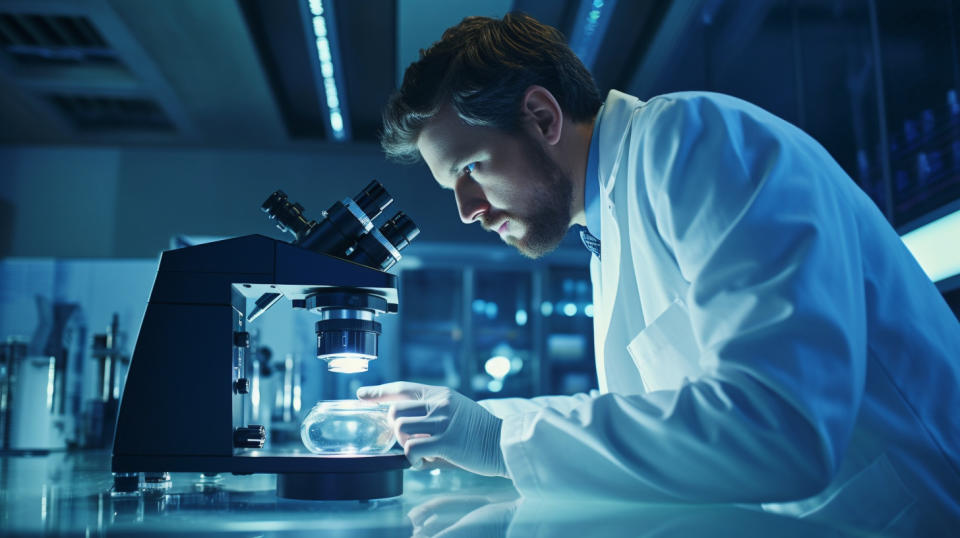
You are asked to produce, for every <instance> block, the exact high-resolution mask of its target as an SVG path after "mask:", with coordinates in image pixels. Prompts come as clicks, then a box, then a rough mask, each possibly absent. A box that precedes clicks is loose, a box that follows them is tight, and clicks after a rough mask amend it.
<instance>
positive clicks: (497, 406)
mask: <svg viewBox="0 0 960 538" xmlns="http://www.w3.org/2000/svg"><path fill="white" fill-rule="evenodd" d="M591 394H594V395H595V394H597V391H592V393H591ZM590 396H591V395H588V394H585V393H582V392H581V393H579V394H574V395H572V396H537V397H536V398H529V399H527V398H493V399H489V400H480V401H478V402H477V403H478V404H480V405H481V406H483V408H484V409H486V410H487V411H490V412H491V413H493V414H494V415H496V416H497V417H498V418H504V417H508V416H511V415H520V414H523V413H530V412H534V411H539V410H541V409H545V408H550V409H553V410H555V411H557V412H558V413H560V414H561V415H566V414H569V413H570V411H572V410H573V409H576V408H577V407H578V406H579V405H581V404H582V403H584V402H588V401H590Z"/></svg>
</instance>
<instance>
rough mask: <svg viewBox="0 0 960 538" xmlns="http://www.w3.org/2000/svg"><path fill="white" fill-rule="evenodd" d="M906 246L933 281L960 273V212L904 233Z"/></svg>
mask: <svg viewBox="0 0 960 538" xmlns="http://www.w3.org/2000/svg"><path fill="white" fill-rule="evenodd" d="M901 239H903V242H904V244H906V245H907V248H908V249H909V250H910V252H911V253H912V254H913V257H914V258H916V259H917V262H919V263H920V267H922V268H923V270H924V272H926V273H927V276H929V277H930V280H933V281H934V282H937V281H939V280H944V279H946V278H950V277H952V276H954V275H956V274H960V210H957V211H954V212H953V213H950V214H949V215H946V216H944V217H941V218H939V219H937V220H935V221H933V222H931V223H929V224H926V225H924V226H921V227H919V228H917V229H916V230H913V231H912V232H909V233H907V234H904V235H903V237H902V238H901Z"/></svg>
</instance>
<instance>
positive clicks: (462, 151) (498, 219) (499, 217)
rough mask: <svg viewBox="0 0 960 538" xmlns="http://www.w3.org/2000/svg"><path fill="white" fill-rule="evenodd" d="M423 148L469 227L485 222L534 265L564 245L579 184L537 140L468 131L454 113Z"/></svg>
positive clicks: (433, 125) (434, 127)
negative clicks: (574, 181) (574, 196)
mask: <svg viewBox="0 0 960 538" xmlns="http://www.w3.org/2000/svg"><path fill="white" fill-rule="evenodd" d="M417 147H418V148H419V149H420V154H421V155H422V156H423V160H424V161H426V163H427V166H429V167H430V171H431V172H432V173H433V177H434V179H435V180H436V181H437V183H439V184H440V186H441V187H443V188H444V189H448V190H452V191H453V193H454V196H455V197H456V201H457V208H458V209H459V211H460V219H461V220H462V221H463V222H465V223H467V224H470V223H472V222H480V224H481V225H482V226H483V227H484V229H486V230H488V231H491V232H494V233H497V234H498V235H500V238H501V239H502V240H503V241H504V242H506V243H507V244H509V245H512V246H514V247H516V248H517V250H519V251H520V253H521V254H523V255H524V256H528V257H530V258H538V257H540V256H543V255H544V254H547V253H548V252H551V251H552V250H554V249H555V248H557V245H559V244H560V241H561V240H563V237H564V235H566V233H567V229H568V228H569V227H570V218H571V201H572V193H573V183H572V181H571V179H570V177H569V175H568V174H566V173H564V171H563V170H562V169H561V167H560V166H559V165H558V164H557V163H556V162H554V160H553V159H552V158H551V157H550V155H549V154H548V153H547V152H546V150H545V149H544V148H543V146H542V145H541V142H540V141H538V140H537V139H535V137H534V136H533V135H532V134H531V133H529V132H527V131H521V132H519V133H507V132H504V131H502V130H500V129H496V128H492V127H476V126H471V125H467V124H466V123H464V122H463V120H461V119H460V118H459V117H458V116H457V115H456V112H454V110H453V108H452V107H450V106H447V107H445V108H444V109H442V110H441V112H440V113H438V114H437V116H435V117H434V118H433V119H431V120H430V121H429V122H428V123H427V124H426V125H425V126H424V128H423V131H422V132H421V133H420V137H419V139H418V140H417Z"/></svg>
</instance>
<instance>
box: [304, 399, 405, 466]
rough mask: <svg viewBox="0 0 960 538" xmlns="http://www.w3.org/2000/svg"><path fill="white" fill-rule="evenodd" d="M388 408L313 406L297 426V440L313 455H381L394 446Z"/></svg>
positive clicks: (343, 403) (356, 403)
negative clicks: (298, 427) (298, 433)
mask: <svg viewBox="0 0 960 538" xmlns="http://www.w3.org/2000/svg"><path fill="white" fill-rule="evenodd" d="M389 409H390V406H388V405H385V404H378V403H373V402H365V401H361V400H324V401H320V402H317V404H316V405H314V406H313V409H311V410H310V412H309V413H307V416H306V418H304V419H303V423H302V424H301V425H300V438H301V439H303V444H304V446H306V447H307V450H309V451H310V452H313V453H314V454H382V453H384V452H387V451H388V450H390V448H391V447H392V446H393V444H394V442H395V438H394V435H393V430H392V428H391V427H390V421H389V420H388V419H387V411H388V410H389Z"/></svg>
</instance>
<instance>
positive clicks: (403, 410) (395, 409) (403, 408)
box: [387, 400, 432, 420]
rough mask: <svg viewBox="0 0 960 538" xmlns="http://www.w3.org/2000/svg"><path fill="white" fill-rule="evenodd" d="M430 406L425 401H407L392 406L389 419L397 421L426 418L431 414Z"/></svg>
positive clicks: (388, 415)
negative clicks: (404, 418)
mask: <svg viewBox="0 0 960 538" xmlns="http://www.w3.org/2000/svg"><path fill="white" fill-rule="evenodd" d="M431 407H432V406H430V405H428V404H427V402H424V401H423V400H405V401H400V402H396V403H393V404H391V405H390V412H389V413H388V414H387V418H388V419H390V420H396V419H398V418H400V417H425V416H427V415H429V414H430V411H431Z"/></svg>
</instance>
